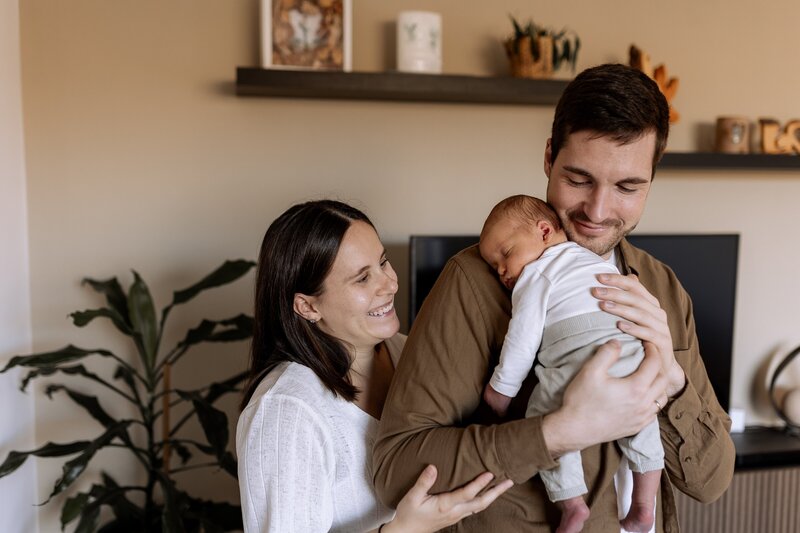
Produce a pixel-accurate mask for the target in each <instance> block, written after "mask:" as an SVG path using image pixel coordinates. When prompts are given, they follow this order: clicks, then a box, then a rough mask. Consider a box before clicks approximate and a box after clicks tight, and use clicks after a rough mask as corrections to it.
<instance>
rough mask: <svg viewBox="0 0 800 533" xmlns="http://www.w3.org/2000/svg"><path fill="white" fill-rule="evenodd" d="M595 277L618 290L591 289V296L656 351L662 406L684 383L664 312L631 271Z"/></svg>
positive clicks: (625, 330)
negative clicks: (662, 386) (661, 376)
mask: <svg viewBox="0 0 800 533" xmlns="http://www.w3.org/2000/svg"><path fill="white" fill-rule="evenodd" d="M597 279H598V281H600V283H602V284H604V285H608V286H609V287H614V289H620V290H614V289H608V288H605V287H596V288H594V289H592V294H593V295H594V297H595V298H597V299H599V300H600V307H601V308H602V309H603V310H604V311H607V312H609V313H611V314H613V315H617V316H618V317H620V318H622V319H623V320H622V321H620V323H619V324H618V327H619V329H620V330H622V331H624V332H625V333H629V334H630V335H633V336H634V337H637V338H639V339H641V340H642V342H643V343H644V344H645V348H646V347H647V344H648V343H650V344H652V345H653V346H654V348H655V350H656V351H657V352H658V355H659V357H660V359H661V369H662V372H663V374H664V376H665V377H666V378H667V388H666V391H665V392H666V395H665V396H662V397H660V398H657V400H658V402H659V404H660V405H666V404H667V401H669V398H672V397H673V396H675V395H676V394H678V393H680V392H681V391H682V390H683V388H684V386H685V385H686V375H685V374H684V372H683V369H682V368H681V367H680V365H678V362H677V361H675V352H674V351H673V349H672V335H671V334H670V332H669V323H668V322H667V313H666V312H665V311H664V310H663V309H661V305H660V304H659V303H658V300H657V299H656V298H655V296H653V295H652V294H650V293H649V292H648V291H647V289H645V288H644V286H643V285H642V284H641V283H640V282H639V278H638V277H636V276H635V275H633V274H631V275H629V276H623V275H620V274H600V275H598V276H597Z"/></svg>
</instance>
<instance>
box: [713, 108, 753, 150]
mask: <svg viewBox="0 0 800 533" xmlns="http://www.w3.org/2000/svg"><path fill="white" fill-rule="evenodd" d="M714 149H715V150H716V151H717V152H720V153H723V154H746V153H748V152H750V121H749V120H748V119H747V118H746V117H719V118H717V128H716V133H715V136H714Z"/></svg>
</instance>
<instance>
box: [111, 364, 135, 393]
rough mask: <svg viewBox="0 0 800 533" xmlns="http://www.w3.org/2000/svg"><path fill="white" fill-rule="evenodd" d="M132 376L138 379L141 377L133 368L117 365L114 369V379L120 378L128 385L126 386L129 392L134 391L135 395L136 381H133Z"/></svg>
mask: <svg viewBox="0 0 800 533" xmlns="http://www.w3.org/2000/svg"><path fill="white" fill-rule="evenodd" d="M134 376H136V377H138V378H139V379H142V378H141V376H139V375H138V374H136V373H135V371H134V370H132V369H130V368H129V367H126V366H123V365H119V366H117V369H116V370H115V371H114V379H119V380H122V382H123V383H125V384H126V385H127V386H128V388H129V389H130V390H131V392H133V393H134V396H135V395H136V383H135V382H134Z"/></svg>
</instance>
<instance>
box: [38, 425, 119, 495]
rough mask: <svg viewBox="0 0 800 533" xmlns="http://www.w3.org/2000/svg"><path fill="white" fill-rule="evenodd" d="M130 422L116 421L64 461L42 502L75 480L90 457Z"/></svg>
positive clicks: (84, 468) (117, 435)
mask: <svg viewBox="0 0 800 533" xmlns="http://www.w3.org/2000/svg"><path fill="white" fill-rule="evenodd" d="M130 424H131V422H130V421H123V422H118V423H116V424H115V425H113V426H112V427H110V428H109V429H108V430H107V431H106V432H105V433H103V434H102V435H100V436H99V437H97V438H96V439H95V440H93V441H91V442H90V443H89V444H88V446H86V447H85V448H84V450H83V451H82V452H81V454H80V455H78V456H77V457H75V458H74V459H71V460H69V461H67V462H66V463H64V466H63V467H62V474H61V477H60V478H59V479H58V481H56V484H55V486H54V487H53V492H51V493H50V496H48V497H47V500H46V501H45V502H44V503H47V502H49V501H50V500H51V499H52V498H53V496H55V495H56V494H59V493H60V492H62V491H63V490H64V489H66V488H67V487H69V486H70V485H71V484H72V482H73V481H75V480H76V479H77V478H78V476H80V475H81V474H82V473H83V471H84V470H86V466H87V465H88V463H89V461H91V459H92V457H94V454H95V453H97V451H98V450H99V449H101V448H103V447H105V446H107V445H108V444H109V443H111V441H112V440H114V439H115V438H117V437H120V436H121V435H123V434H126V433H125V432H126V430H127V428H128V426H129V425H130Z"/></svg>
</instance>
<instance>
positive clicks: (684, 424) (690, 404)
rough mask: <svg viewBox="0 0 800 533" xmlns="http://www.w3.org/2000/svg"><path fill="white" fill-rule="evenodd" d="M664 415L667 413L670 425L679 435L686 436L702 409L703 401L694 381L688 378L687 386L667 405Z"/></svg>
mask: <svg viewBox="0 0 800 533" xmlns="http://www.w3.org/2000/svg"><path fill="white" fill-rule="evenodd" d="M664 411H666V413H663V412H662V416H664V415H666V417H667V419H668V420H669V422H670V425H671V426H672V427H673V428H675V431H677V433H678V435H680V436H681V437H686V436H688V435H689V432H690V431H691V429H692V426H693V424H694V422H695V421H696V420H697V419H698V417H699V416H700V412H701V411H702V401H701V399H700V395H699V394H697V390H695V388H694V386H693V385H692V383H691V382H690V381H689V380H688V378H687V380H686V386H685V387H684V388H683V391H681V392H680V393H679V394H678V395H677V396H675V397H674V398H672V400H670V402H669V404H667V406H665V408H664Z"/></svg>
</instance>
